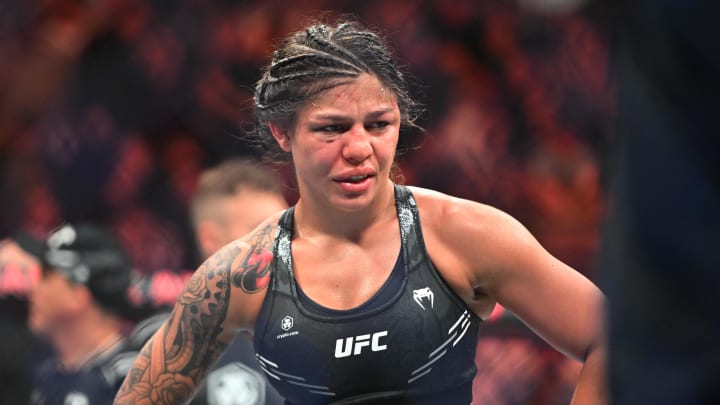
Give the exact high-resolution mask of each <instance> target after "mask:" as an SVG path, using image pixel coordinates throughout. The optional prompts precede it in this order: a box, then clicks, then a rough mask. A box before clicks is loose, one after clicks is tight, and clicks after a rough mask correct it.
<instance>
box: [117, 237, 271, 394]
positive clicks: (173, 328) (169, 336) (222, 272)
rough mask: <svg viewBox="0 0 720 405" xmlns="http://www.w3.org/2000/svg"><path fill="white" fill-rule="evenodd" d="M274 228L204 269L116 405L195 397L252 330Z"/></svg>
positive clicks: (239, 243) (143, 355)
mask: <svg viewBox="0 0 720 405" xmlns="http://www.w3.org/2000/svg"><path fill="white" fill-rule="evenodd" d="M273 229H274V226H272V225H270V224H268V223H265V224H263V225H261V226H260V227H258V228H257V229H256V230H255V231H253V233H251V234H250V235H249V236H248V237H246V238H243V239H240V240H238V241H236V242H233V243H231V244H229V245H227V246H225V247H223V248H222V249H220V250H219V251H218V252H217V253H215V254H214V255H212V256H211V257H210V258H209V259H208V260H206V261H205V263H203V264H202V265H201V266H200V268H199V269H198V270H197V271H196V272H195V274H194V275H193V276H192V278H191V279H190V280H189V282H188V284H187V285H186V286H185V289H184V290H183V292H182V294H181V296H180V297H179V298H178V300H177V303H176V305H175V308H174V310H173V312H172V314H171V315H170V317H169V318H168V320H167V321H166V322H165V323H164V324H163V326H162V327H160V329H159V330H158V331H157V332H156V333H155V335H154V336H153V337H152V338H151V339H150V340H149V341H148V342H147V343H146V344H145V346H144V347H143V349H142V351H141V352H140V354H139V355H138V357H137V359H136V360H135V364H134V365H133V367H132V369H130V371H129V372H128V375H127V377H126V378H125V381H124V382H123V385H122V386H121V387H120V391H119V392H118V394H117V397H116V398H115V402H114V404H116V405H131V404H135V405H143V404H153V405H166V404H182V403H185V402H187V401H188V400H189V399H191V398H192V395H193V393H194V392H195V390H196V388H197V386H198V384H199V383H200V381H201V380H202V379H203V378H204V377H205V376H206V374H207V372H208V371H209V369H210V367H211V366H212V364H213V363H214V362H215V361H216V360H217V358H218V357H219V356H220V354H221V353H222V352H223V351H224V350H225V348H226V347H227V345H228V343H229V342H230V341H231V340H232V338H233V336H234V334H235V332H236V331H237V330H238V329H250V328H251V327H252V323H253V322H254V320H255V317H256V316H257V312H258V311H259V309H260V306H261V305H262V299H263V297H264V295H265V288H266V287H267V284H268V281H269V278H270V268H271V267H270V264H271V262H272V242H273V241H272V235H273ZM258 293H261V294H258Z"/></svg>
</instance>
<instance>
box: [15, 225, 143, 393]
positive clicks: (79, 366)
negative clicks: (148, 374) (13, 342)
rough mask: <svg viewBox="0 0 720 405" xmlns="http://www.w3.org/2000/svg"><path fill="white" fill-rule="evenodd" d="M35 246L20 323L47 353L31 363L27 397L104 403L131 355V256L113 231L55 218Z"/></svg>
mask: <svg viewBox="0 0 720 405" xmlns="http://www.w3.org/2000/svg"><path fill="white" fill-rule="evenodd" d="M26 248H27V249H32V247H30V246H26ZM35 253H36V254H37V255H38V256H39V257H40V258H41V260H42V276H41V278H40V280H39V281H38V283H37V284H36V285H35V286H34V287H33V289H32V291H31V292H30V296H29V304H30V306H29V314H28V323H29V326H30V329H31V330H32V332H33V333H35V334H36V335H37V336H40V337H42V338H44V339H46V340H47V341H48V342H49V344H50V345H51V346H52V348H53V349H54V352H55V356H54V357H51V358H49V359H47V360H45V361H44V362H43V363H42V364H41V365H40V366H39V368H38V369H37V370H36V373H35V381H34V388H33V391H32V395H31V401H30V403H31V404H33V405H51V404H57V405H88V404H93V405H102V404H109V403H111V402H112V399H113V397H114V395H115V393H116V392H117V390H118V388H119V387H120V384H121V383H122V380H123V378H124V377H125V375H126V373H127V371H128V369H129V367H130V366H131V364H132V362H133V361H134V359H135V357H136V355H137V352H135V351H128V349H127V344H126V336H125V333H124V332H125V329H124V327H125V326H126V324H125V322H124V316H125V315H127V314H128V312H127V311H128V310H129V308H128V303H127V301H126V294H127V289H128V286H129V283H130V271H131V267H132V265H131V261H130V259H129V257H128V256H127V254H126V253H125V251H124V250H123V248H122V246H121V244H120V242H119V241H118V240H116V239H115V237H114V236H113V235H111V234H110V233H109V232H107V231H105V230H104V229H102V228H100V227H98V226H95V225H89V224H79V225H65V226H62V227H61V228H59V229H58V230H56V231H55V232H53V233H52V234H51V235H50V237H49V238H48V240H47V246H46V247H44V251H41V252H35Z"/></svg>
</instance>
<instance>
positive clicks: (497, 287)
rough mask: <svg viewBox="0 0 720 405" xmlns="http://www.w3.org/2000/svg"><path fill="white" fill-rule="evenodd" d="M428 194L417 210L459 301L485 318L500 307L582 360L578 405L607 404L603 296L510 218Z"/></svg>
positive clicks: (436, 259) (435, 258) (434, 255)
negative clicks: (499, 305)
mask: <svg viewBox="0 0 720 405" xmlns="http://www.w3.org/2000/svg"><path fill="white" fill-rule="evenodd" d="M416 194H417V195H418V196H422V195H423V193H421V192H416ZM424 194H425V195H426V196H427V198H422V197H421V198H418V206H419V208H420V210H421V211H420V212H421V213H423V211H425V214H423V216H422V220H423V230H424V231H425V230H426V228H429V229H427V232H424V233H425V239H426V244H427V246H428V251H429V253H430V255H431V257H432V259H433V261H434V262H435V264H436V265H437V267H438V270H439V271H440V272H441V273H442V274H443V276H444V277H445V278H446V279H447V281H448V283H449V284H450V285H451V286H452V287H453V289H454V290H455V291H456V292H457V293H458V295H460V296H461V297H462V298H463V299H464V300H465V301H466V303H467V304H468V306H469V307H470V308H473V309H474V310H475V312H476V313H478V315H480V316H484V315H486V314H488V313H489V310H490V309H492V305H493V303H494V302H499V303H500V304H502V305H503V306H504V307H505V308H507V309H508V310H510V311H512V312H513V313H514V314H515V315H516V316H517V317H518V318H519V319H520V320H522V321H523V322H524V323H525V324H526V325H527V326H528V327H529V328H530V329H532V330H533V331H534V332H535V333H537V334H538V335H539V336H540V337H542V338H543V339H544V340H545V341H547V342H548V343H549V344H550V345H552V346H553V347H555V348H556V349H557V350H559V351H560V352H562V353H564V354H566V355H568V356H570V357H572V358H574V359H577V360H579V361H582V362H584V365H583V370H582V372H581V374H580V378H579V380H578V383H577V386H576V392H575V396H574V398H573V404H576V405H577V404H602V403H605V397H606V392H605V391H606V388H605V358H604V356H605V353H604V350H605V349H604V347H605V346H604V343H603V327H602V319H603V310H604V308H603V307H604V300H605V299H604V296H603V294H602V293H601V292H600V290H599V289H598V288H597V287H596V286H595V285H594V284H593V283H592V282H591V281H590V280H588V279H587V278H586V277H584V276H583V275H582V274H580V273H578V272H577V271H575V270H574V269H572V268H570V267H569V266H567V265H566V264H564V263H562V262H561V261H559V260H558V259H556V258H555V257H553V256H552V255H551V254H550V253H548V252H547V251H546V250H545V249H544V248H543V247H542V246H541V245H540V244H539V243H538V241H537V240H536V239H535V238H534V237H533V236H532V235H531V234H530V232H529V231H528V230H527V229H526V228H525V227H524V226H522V225H521V224H520V223H519V222H518V221H516V220H515V219H513V218H512V217H510V216H509V215H507V214H505V213H503V212H501V211H498V210H496V209H494V208H492V207H488V206H486V205H482V204H478V203H475V202H471V201H467V200H461V199H456V198H450V197H448V196H444V195H435V194H431V193H424ZM423 202H425V204H423ZM428 222H429V224H428ZM427 225H429V226H427ZM458 235H462V237H458Z"/></svg>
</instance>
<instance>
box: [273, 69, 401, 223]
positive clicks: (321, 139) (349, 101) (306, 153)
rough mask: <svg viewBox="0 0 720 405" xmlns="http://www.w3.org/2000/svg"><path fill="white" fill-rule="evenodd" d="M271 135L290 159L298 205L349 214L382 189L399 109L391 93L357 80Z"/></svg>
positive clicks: (370, 79) (367, 79) (369, 79)
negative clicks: (316, 205)
mask: <svg viewBox="0 0 720 405" xmlns="http://www.w3.org/2000/svg"><path fill="white" fill-rule="evenodd" d="M271 129H272V130H273V134H274V135H275V138H276V139H277V141H278V142H279V144H280V147H281V148H283V150H285V151H287V152H291V153H292V156H293V162H294V165H295V171H296V174H297V177H298V186H299V191H300V196H301V198H302V199H303V200H308V199H311V200H313V201H315V202H317V203H319V204H323V205H327V206H328V208H331V207H332V208H335V209H340V210H343V211H355V210H359V209H362V208H364V207H367V206H368V205H369V204H370V203H371V202H372V201H373V200H374V198H375V196H377V194H378V192H379V191H380V190H382V188H383V187H386V186H387V181H388V179H389V176H390V169H391V167H392V164H393V160H394V158H395V149H396V147H397V143H398V138H399V133H400V109H399V108H398V103H397V99H396V97H395V95H394V94H393V92H392V91H391V90H389V89H387V88H385V86H383V85H382V84H381V83H380V81H379V80H378V79H377V78H376V77H375V76H372V75H368V74H362V75H360V76H358V77H357V78H356V79H355V80H353V81H352V82H349V83H347V84H343V85H339V86H336V87H333V88H331V89H329V90H327V91H325V92H323V93H321V94H320V95H318V96H317V97H315V98H314V99H312V100H311V101H309V102H307V103H306V104H305V105H304V106H303V107H302V108H300V109H299V110H298V114H297V119H296V123H295V126H294V127H293V128H291V129H290V130H288V131H282V130H279V129H278V128H277V127H276V126H274V125H271Z"/></svg>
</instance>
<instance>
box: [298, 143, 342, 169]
mask: <svg viewBox="0 0 720 405" xmlns="http://www.w3.org/2000/svg"><path fill="white" fill-rule="evenodd" d="M339 145H340V143H339V142H330V143H324V142H315V143H314V144H311V145H307V146H306V147H296V148H295V149H294V152H295V153H293V159H294V160H295V165H296V166H297V167H298V168H302V169H305V170H307V171H311V172H323V171H327V170H328V169H329V168H331V167H332V166H333V164H334V163H335V162H336V161H338V160H339V159H340V157H341V154H340V146H339Z"/></svg>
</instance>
